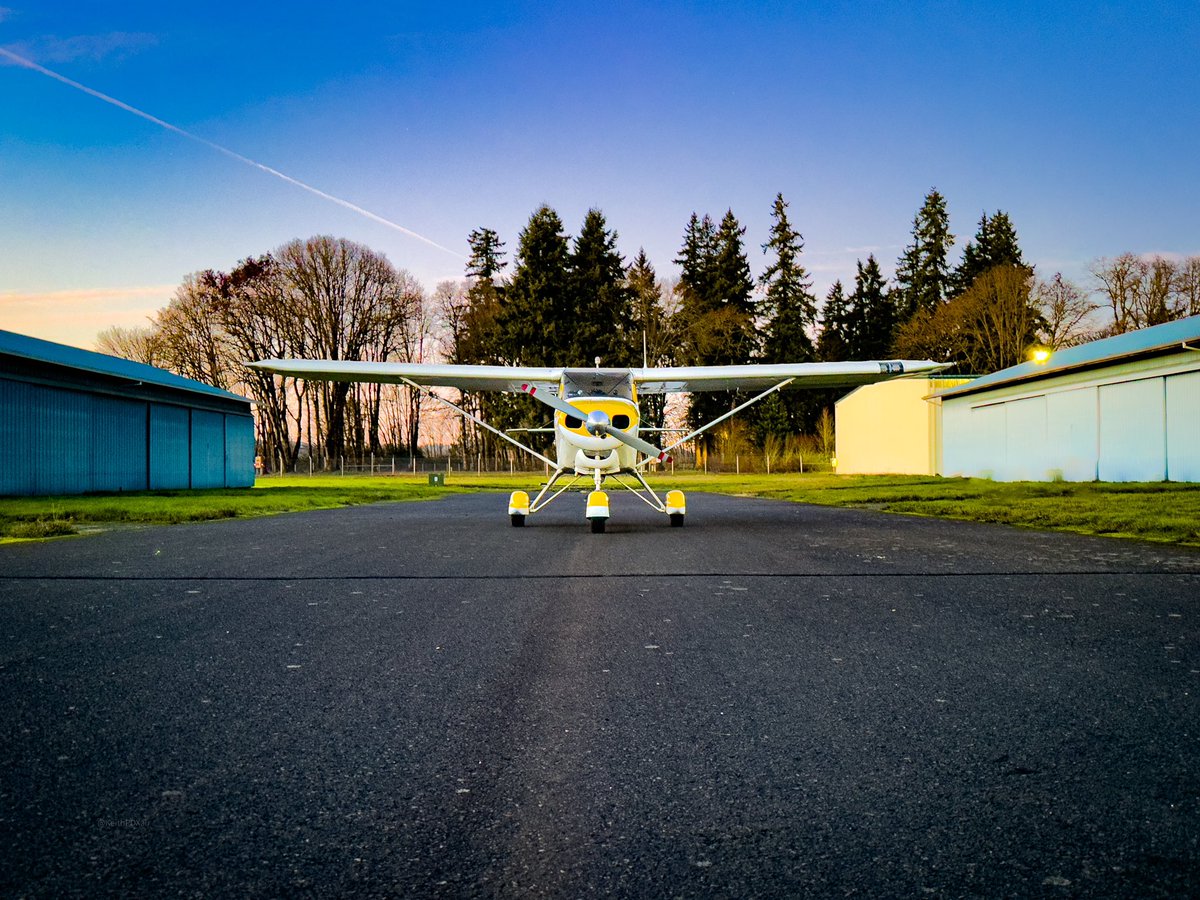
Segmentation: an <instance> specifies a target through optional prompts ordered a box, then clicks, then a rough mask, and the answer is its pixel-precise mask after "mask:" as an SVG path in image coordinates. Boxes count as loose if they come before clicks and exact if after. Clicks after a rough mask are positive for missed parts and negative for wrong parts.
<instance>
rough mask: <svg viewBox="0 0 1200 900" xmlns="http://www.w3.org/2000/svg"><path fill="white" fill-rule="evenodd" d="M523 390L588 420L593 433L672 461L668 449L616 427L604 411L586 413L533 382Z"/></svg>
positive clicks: (666, 461) (650, 455)
mask: <svg viewBox="0 0 1200 900" xmlns="http://www.w3.org/2000/svg"><path fill="white" fill-rule="evenodd" d="M521 390H522V391H524V392H525V393H526V394H528V395H529V396H530V397H533V398H534V399H535V400H540V401H542V402H543V403H545V404H546V405H547V406H549V407H550V408H551V409H556V410H558V411H559V412H560V413H563V414H564V415H568V416H571V417H572V418H575V419H579V420H580V421H581V422H586V423H587V429H588V431H590V432H592V433H593V434H595V433H596V432H597V431H599V432H601V433H602V434H607V435H609V436H610V437H615V438H616V439H617V440H618V441H620V442H621V443H622V444H625V445H627V446H629V447H632V448H633V449H634V450H637V451H638V452H639V453H641V454H643V455H645V456H648V457H650V458H651V459H657V460H658V461H659V462H660V463H669V462H670V461H671V457H670V456H668V455H667V453H666V451H664V450H660V449H658V448H657V447H655V446H654V445H653V444H651V443H650V442H649V441H643V440H642V439H641V438H637V437H634V436H633V435H632V434H627V433H626V432H624V431H622V430H621V429H619V428H614V427H613V426H612V424H611V423H610V422H609V421H608V416H606V415H604V414H603V413H600V414H599V415H598V416H597V415H596V414H594V413H593V414H589V413H585V412H584V411H583V410H581V409H580V408H579V407H577V406H573V405H572V404H570V403H568V402H567V401H566V400H563V399H562V398H561V397H555V396H554V395H553V394H549V393H546V392H544V391H539V390H538V389H537V387H536V386H534V385H532V384H523V385H521Z"/></svg>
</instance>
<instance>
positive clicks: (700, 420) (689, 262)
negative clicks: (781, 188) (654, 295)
mask: <svg viewBox="0 0 1200 900" xmlns="http://www.w3.org/2000/svg"><path fill="white" fill-rule="evenodd" d="M745 231H746V230H745V229H744V228H743V227H742V226H741V225H740V224H739V223H738V220H737V218H736V217H735V216H734V214H733V212H732V210H730V211H727V212H726V213H725V216H724V218H723V219H722V220H721V225H720V227H717V226H714V224H713V221H712V219H711V218H710V217H709V216H707V215H706V216H704V217H703V218H700V217H698V216H697V215H696V214H695V213H692V217H691V219H689V220H688V225H687V228H686V229H685V231H684V243H683V247H682V248H681V249H680V253H679V257H678V258H677V259H676V262H677V263H679V264H680V266H681V267H682V270H683V271H682V273H681V277H680V281H679V288H678V290H679V296H680V309H679V318H680V324H681V344H682V349H683V353H684V360H682V361H683V362H684V363H685V364H690V365H729V364H735V363H745V362H749V361H750V360H751V359H752V358H753V357H754V355H755V352H756V350H757V343H758V334H757V331H756V330H755V327H754V299H753V292H754V280H753V279H752V277H751V275H750V263H749V262H748V261H747V259H746V251H745V248H744V247H743V245H742V235H744V234H745ZM735 402H736V401H735ZM729 408H730V404H729V398H725V397H722V396H721V395H719V394H715V393H703V394H695V395H693V396H692V398H691V404H690V405H689V409H688V421H689V423H690V424H691V425H692V426H693V427H698V426H700V425H703V424H704V423H706V422H708V421H709V420H710V419H713V418H716V417H717V416H719V415H720V414H721V413H722V412H725V411H726V410H728V409H729ZM711 444H712V436H711V434H710V433H707V432H706V433H705V435H704V436H703V437H702V438H701V450H702V452H707V450H708V448H709V447H710V446H711Z"/></svg>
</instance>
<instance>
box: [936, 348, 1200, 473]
mask: <svg viewBox="0 0 1200 900" xmlns="http://www.w3.org/2000/svg"><path fill="white" fill-rule="evenodd" d="M1171 364H1172V365H1175V366H1176V368H1178V367H1179V366H1178V363H1175V362H1171ZM1147 365H1154V363H1149V364H1147ZM1160 365H1161V364H1160ZM1139 375H1140V376H1141V377H1138V376H1139ZM1094 379H1095V381H1096V382H1097V383H1094V384H1066V385H1055V384H1054V383H1053V382H1052V381H1050V380H1048V381H1047V382H1046V383H1042V384H1039V385H1038V387H1040V388H1041V391H1042V393H1033V391H1034V390H1035V388H1033V387H1027V388H1024V389H1023V390H1024V392H1025V393H1024V395H1022V394H1020V393H1017V392H1015V391H1014V390H1012V389H1010V390H1009V391H1008V394H1007V396H1000V397H997V398H994V397H991V396H989V394H988V393H987V392H981V393H979V394H976V395H973V396H972V395H968V396H964V397H958V398H956V397H947V398H944V399H943V401H942V421H943V436H944V442H943V474H946V475H973V476H979V477H986V478H995V479H997V480H999V481H1047V480H1050V479H1052V478H1063V479H1065V480H1067V481H1094V480H1097V479H1098V480H1100V481H1164V480H1168V479H1169V480H1171V481H1200V371H1182V372H1181V371H1168V372H1166V373H1164V374H1151V373H1149V372H1145V371H1142V372H1135V371H1129V372H1128V374H1126V375H1125V377H1123V378H1116V377H1113V376H1112V375H1106V373H1105V372H1104V371H1103V370H1100V371H1098V372H1097V373H1096V375H1095V376H1094ZM997 393H1000V391H997Z"/></svg>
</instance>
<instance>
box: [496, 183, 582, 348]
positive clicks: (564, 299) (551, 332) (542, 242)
mask: <svg viewBox="0 0 1200 900" xmlns="http://www.w3.org/2000/svg"><path fill="white" fill-rule="evenodd" d="M568 256H569V254H568V250H567V238H566V235H565V234H564V233H563V224H562V219H560V218H559V216H558V213H556V212H555V211H554V210H553V209H551V208H550V207H549V206H545V205H543V206H541V207H539V208H538V209H537V210H535V211H534V213H533V215H532V216H530V217H529V224H528V225H526V226H525V228H524V230H522V232H521V235H520V240H519V243H518V245H517V258H516V267H515V269H514V271H513V277H512V281H511V282H510V283H509V285H508V288H507V289H506V290H505V292H504V297H503V302H502V304H501V309H500V332H501V344H502V346H503V348H504V351H505V356H506V357H507V358H508V359H509V360H510V361H511V362H512V363H514V364H517V365H524V366H558V365H562V364H563V362H564V360H565V359H566V358H567V354H568V352H569V350H570V340H571V335H570V328H571V325H572V322H571V321H570V318H571V317H570V308H569V300H568V287H567V281H568V278H567V265H568Z"/></svg>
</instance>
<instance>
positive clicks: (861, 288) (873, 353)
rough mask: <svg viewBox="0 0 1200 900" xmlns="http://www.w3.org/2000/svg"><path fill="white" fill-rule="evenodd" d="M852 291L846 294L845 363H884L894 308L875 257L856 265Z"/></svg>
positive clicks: (891, 337) (889, 346) (889, 347)
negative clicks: (846, 360) (847, 331)
mask: <svg viewBox="0 0 1200 900" xmlns="http://www.w3.org/2000/svg"><path fill="white" fill-rule="evenodd" d="M856 267H857V268H856V271H855V274H854V291H853V292H852V293H851V294H850V300H849V304H850V315H849V318H850V329H849V330H850V335H851V340H850V346H849V348H848V352H849V356H848V357H847V358H848V359H886V358H887V357H888V356H889V355H891V352H892V342H893V340H894V339H895V333H896V326H897V324H898V323H897V321H896V318H897V316H896V308H895V301H894V298H893V297H892V294H891V292H889V291H888V290H887V282H886V281H885V280H884V278H883V273H882V272H880V271H879V262H878V261H877V260H876V259H875V255H874V254H871V255H870V256H868V257H867V262H866V264H865V265H864V264H863V262H862V260H859V261H858V262H857V264H856Z"/></svg>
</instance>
